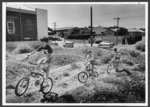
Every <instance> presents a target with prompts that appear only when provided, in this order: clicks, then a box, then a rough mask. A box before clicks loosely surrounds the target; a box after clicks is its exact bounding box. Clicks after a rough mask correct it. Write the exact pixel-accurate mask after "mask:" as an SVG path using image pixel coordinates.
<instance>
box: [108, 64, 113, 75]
mask: <svg viewBox="0 0 150 107" xmlns="http://www.w3.org/2000/svg"><path fill="white" fill-rule="evenodd" d="M113 68H114V67H113V65H108V67H107V73H108V74H110V72H111V71H112V70H113Z"/></svg>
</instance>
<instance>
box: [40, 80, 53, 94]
mask: <svg viewBox="0 0 150 107" xmlns="http://www.w3.org/2000/svg"><path fill="white" fill-rule="evenodd" d="M52 87H53V80H52V79H51V78H48V80H47V81H44V82H43V83H42V84H41V88H42V93H43V94H47V93H49V92H50V91H51V90H52Z"/></svg>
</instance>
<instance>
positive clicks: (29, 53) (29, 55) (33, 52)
mask: <svg viewBox="0 0 150 107" xmlns="http://www.w3.org/2000/svg"><path fill="white" fill-rule="evenodd" d="M40 50H41V46H40V47H39V48H38V49H36V50H34V51H33V52H31V53H29V54H28V55H27V58H28V57H29V56H30V55H32V54H34V53H36V52H37V51H40Z"/></svg>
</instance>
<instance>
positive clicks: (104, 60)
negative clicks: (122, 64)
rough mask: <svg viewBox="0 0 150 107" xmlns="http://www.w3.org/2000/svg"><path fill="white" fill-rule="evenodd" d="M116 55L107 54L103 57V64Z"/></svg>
mask: <svg viewBox="0 0 150 107" xmlns="http://www.w3.org/2000/svg"><path fill="white" fill-rule="evenodd" d="M113 57H114V55H113V54H112V53H110V54H105V55H103V56H102V57H101V63H102V64H107V63H109V61H110V60H111V59H112V58H113Z"/></svg>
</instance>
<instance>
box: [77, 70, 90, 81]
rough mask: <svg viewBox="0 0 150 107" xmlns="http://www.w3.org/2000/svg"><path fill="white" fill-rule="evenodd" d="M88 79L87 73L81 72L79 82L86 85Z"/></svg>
mask: <svg viewBox="0 0 150 107" xmlns="http://www.w3.org/2000/svg"><path fill="white" fill-rule="evenodd" d="M87 79H88V74H87V73H86V72H80V73H79V74H78V80H79V82H81V83H85V82H86V81H87Z"/></svg>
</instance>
